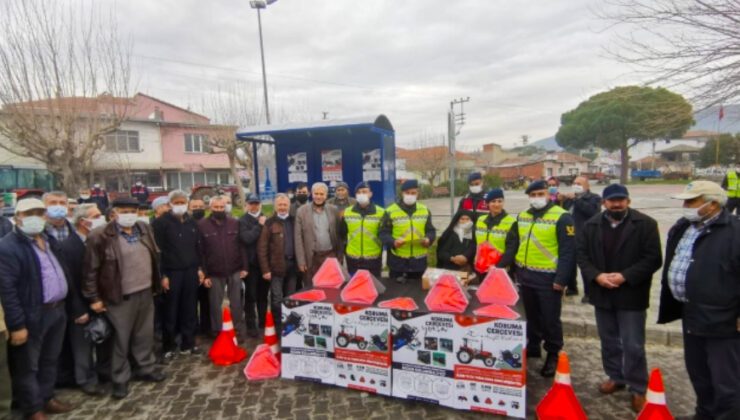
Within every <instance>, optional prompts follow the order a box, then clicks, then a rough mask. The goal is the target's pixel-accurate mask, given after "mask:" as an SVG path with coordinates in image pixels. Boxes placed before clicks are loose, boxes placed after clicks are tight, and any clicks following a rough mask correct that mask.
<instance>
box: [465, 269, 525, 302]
mask: <svg viewBox="0 0 740 420" xmlns="http://www.w3.org/2000/svg"><path fill="white" fill-rule="evenodd" d="M475 294H476V296H478V300H479V301H481V303H497V304H499V305H515V304H516V302H517V301H518V300H519V292H517V291H516V287H514V283H512V282H511V278H510V277H509V274H508V273H507V272H506V270H504V269H502V268H492V269H491V271H489V272H488V274H487V275H486V278H485V279H483V283H481V285H480V286H478V291H477V292H476V293H475Z"/></svg>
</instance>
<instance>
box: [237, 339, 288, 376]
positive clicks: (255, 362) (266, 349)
mask: <svg viewBox="0 0 740 420" xmlns="http://www.w3.org/2000/svg"><path fill="white" fill-rule="evenodd" d="M244 376H246V377H247V379H248V380H250V381H255V380H259V379H272V378H277V377H278V376H280V361H279V360H278V359H277V358H276V357H275V355H274V354H273V353H272V350H270V346H268V345H267V344H260V345H259V346H257V348H256V349H254V353H252V357H251V358H250V359H249V362H247V366H246V367H245V368H244Z"/></svg>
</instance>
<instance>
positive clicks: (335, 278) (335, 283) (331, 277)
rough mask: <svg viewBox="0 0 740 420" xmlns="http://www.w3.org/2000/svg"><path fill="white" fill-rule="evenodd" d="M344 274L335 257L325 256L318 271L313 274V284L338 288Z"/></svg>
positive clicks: (344, 277) (343, 278) (342, 281)
mask: <svg viewBox="0 0 740 420" xmlns="http://www.w3.org/2000/svg"><path fill="white" fill-rule="evenodd" d="M345 279H346V276H345V275H344V271H343V270H342V266H341V265H340V264H339V261H337V259H336V258H327V259H326V260H325V261H324V263H323V264H321V267H319V271H317V272H316V274H314V276H313V285H314V286H316V287H328V288H332V289H339V288H340V287H341V286H342V283H344V280H345Z"/></svg>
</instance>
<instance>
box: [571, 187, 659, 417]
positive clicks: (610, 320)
mask: <svg viewBox="0 0 740 420" xmlns="http://www.w3.org/2000/svg"><path fill="white" fill-rule="evenodd" d="M629 206H630V199H629V192H628V191H627V188H626V187H625V186H623V185H619V184H612V185H609V186H608V187H606V188H605V189H604V207H605V208H606V210H605V211H604V212H602V213H600V214H597V215H596V216H594V217H592V218H591V219H589V220H588V221H587V222H586V223H585V224H584V225H583V227H582V228H581V230H580V231H578V230H577V229H578V227H576V231H577V232H578V235H577V238H578V239H577V243H578V245H577V252H576V255H577V256H578V257H577V258H578V265H579V266H580V267H581V273H582V275H583V281H584V283H590V287H589V288H587V289H586V290H588V293H589V302H590V303H591V304H592V305H594V307H595V308H594V309H595V314H596V327H597V328H598V331H599V339H600V340H601V360H602V363H603V365H604V372H605V373H606V374H607V376H608V379H607V380H606V381H604V382H602V383H601V384H600V385H599V388H598V389H599V392H601V393H602V394H612V393H614V392H616V391H619V390H621V389H624V388H625V387H627V386H629V391H630V393H631V398H632V400H631V401H632V409H633V410H635V411H640V410H642V407H643V405H645V393H646V391H647V384H648V371H647V361H646V359H645V320H646V318H647V308H648V306H649V303H650V285H651V283H652V278H653V274H654V273H655V272H656V271H658V269H659V268H660V265H661V262H662V258H661V252H660V250H661V246H660V233H659V232H658V223H657V222H656V221H655V220H654V219H652V218H651V217H649V216H647V215H645V214H643V213H640V212H639V211H637V210H635V209H632V208H630V207H629Z"/></svg>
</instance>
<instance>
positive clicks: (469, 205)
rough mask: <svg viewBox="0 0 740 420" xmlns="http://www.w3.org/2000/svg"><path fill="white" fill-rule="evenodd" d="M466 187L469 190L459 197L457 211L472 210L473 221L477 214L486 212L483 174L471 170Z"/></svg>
mask: <svg viewBox="0 0 740 420" xmlns="http://www.w3.org/2000/svg"><path fill="white" fill-rule="evenodd" d="M468 189H469V190H470V192H468V194H467V195H466V196H465V197H463V198H462V199H460V204H459V205H458V206H457V212H458V213H459V212H460V210H466V211H472V212H474V217H473V222H475V221H476V220H477V219H478V216H480V215H484V214H486V213H488V205H487V204H486V197H485V195H486V193H485V191H483V176H482V175H481V173H480V172H473V173H471V174H470V175H468Z"/></svg>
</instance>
